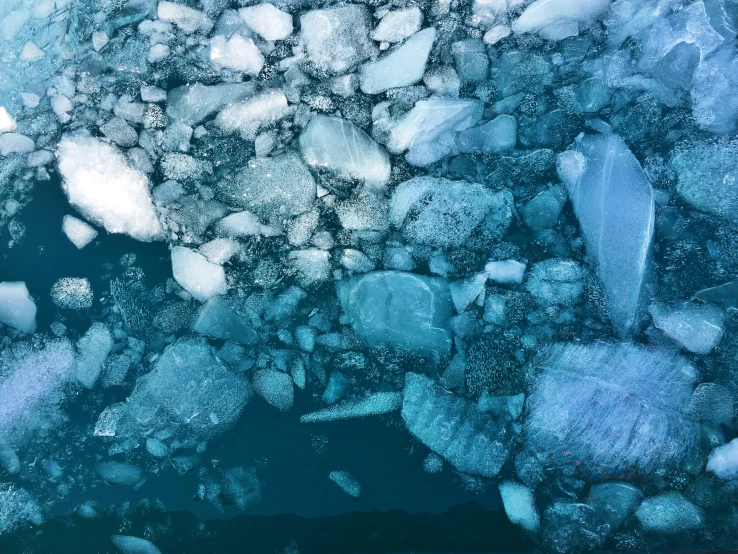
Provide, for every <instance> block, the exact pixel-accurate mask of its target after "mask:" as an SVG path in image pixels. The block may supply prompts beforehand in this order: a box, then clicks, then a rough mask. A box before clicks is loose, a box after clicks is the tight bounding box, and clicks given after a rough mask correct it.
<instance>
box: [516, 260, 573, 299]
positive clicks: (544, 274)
mask: <svg viewBox="0 0 738 554" xmlns="http://www.w3.org/2000/svg"><path fill="white" fill-rule="evenodd" d="M585 275H586V272H585V270H584V268H583V267H582V266H580V265H579V264H578V263H577V262H575V261H574V260H559V259H552V260H545V261H543V262H538V263H537V264H535V265H534V266H533V267H532V268H531V271H530V274H529V275H528V281H527V282H526V283H525V287H526V288H527V289H528V291H529V292H530V293H531V294H532V295H533V297H534V298H535V299H536V300H537V301H538V303H539V304H540V305H541V306H544V307H548V306H571V305H572V304H574V303H576V302H577V301H578V300H579V298H580V297H581V296H582V293H583V292H584V277H585Z"/></svg>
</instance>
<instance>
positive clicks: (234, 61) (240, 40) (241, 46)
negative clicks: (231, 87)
mask: <svg viewBox="0 0 738 554" xmlns="http://www.w3.org/2000/svg"><path fill="white" fill-rule="evenodd" d="M210 61H211V62H212V64H213V65H214V66H215V67H216V68H224V69H231V70H233V71H238V72H241V73H246V74H247V75H252V76H253V75H258V74H259V72H260V71H261V68H262V67H264V56H263V55H262V54H261V52H260V51H259V48H258V47H257V46H256V44H254V41H253V40H252V39H250V38H248V37H247V38H244V37H242V36H241V35H233V36H232V37H231V38H229V39H226V38H225V37H224V36H222V35H217V36H215V37H213V38H212V39H211V40H210Z"/></svg>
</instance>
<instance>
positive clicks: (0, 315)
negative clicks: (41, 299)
mask: <svg viewBox="0 0 738 554" xmlns="http://www.w3.org/2000/svg"><path fill="white" fill-rule="evenodd" d="M0 323H4V324H5V325H9V326H11V327H13V328H14V329H18V330H19V331H23V332H24V333H28V334H29V335H30V334H33V333H35V332H36V303H35V302H34V301H33V298H31V295H30V294H29V292H28V289H27V288H26V284H25V283H19V282H8V281H6V282H4V283H0Z"/></svg>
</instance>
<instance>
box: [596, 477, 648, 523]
mask: <svg viewBox="0 0 738 554" xmlns="http://www.w3.org/2000/svg"><path fill="white" fill-rule="evenodd" d="M587 500H588V502H589V504H590V505H592V506H593V507H594V508H595V509H596V510H597V512H598V514H599V516H600V518H602V519H603V520H604V521H605V522H606V523H607V524H608V525H609V526H610V529H612V530H616V529H618V528H619V527H620V526H621V525H622V523H623V521H625V519H626V518H627V517H628V516H629V515H630V514H632V513H633V511H634V510H635V509H636V508H637V507H638V505H639V504H640V503H641V501H642V500H643V493H642V492H641V491H640V490H638V488H637V487H635V486H634V485H633V484H631V483H626V482H624V481H609V482H607V483H599V484H597V485H594V486H593V487H592V488H591V489H590V491H589V498H588V499H587Z"/></svg>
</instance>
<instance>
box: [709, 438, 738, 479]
mask: <svg viewBox="0 0 738 554" xmlns="http://www.w3.org/2000/svg"><path fill="white" fill-rule="evenodd" d="M707 471H711V472H713V473H714V474H715V475H717V476H718V477H720V478H721V479H725V480H730V479H735V478H737V477H738V439H733V440H732V441H730V442H729V443H728V444H723V445H722V446H718V447H717V448H715V449H714V450H713V451H712V452H710V457H709V458H708V459H707Z"/></svg>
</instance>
